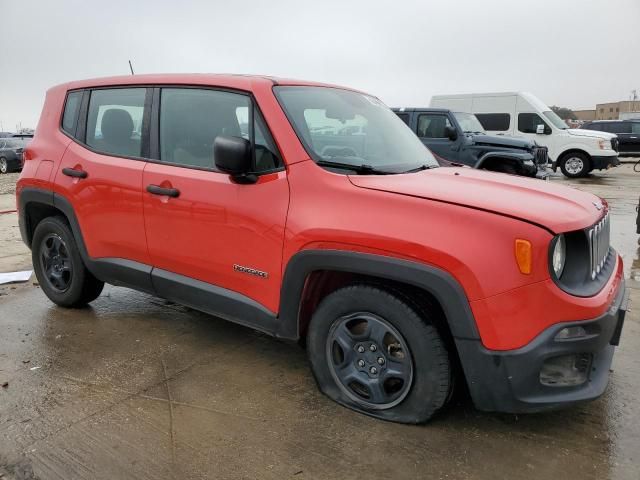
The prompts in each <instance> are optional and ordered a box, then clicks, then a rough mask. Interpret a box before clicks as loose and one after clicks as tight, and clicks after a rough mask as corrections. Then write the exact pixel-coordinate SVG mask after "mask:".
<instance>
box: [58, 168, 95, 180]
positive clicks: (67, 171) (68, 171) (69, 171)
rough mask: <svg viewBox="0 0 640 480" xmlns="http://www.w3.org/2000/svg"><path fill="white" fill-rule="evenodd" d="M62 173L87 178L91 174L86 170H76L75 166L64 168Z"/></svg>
mask: <svg viewBox="0 0 640 480" xmlns="http://www.w3.org/2000/svg"><path fill="white" fill-rule="evenodd" d="M62 173H63V174H64V175H66V176H67V177H73V178H87V176H88V175H89V174H88V173H87V172H85V171H84V170H76V169H75V168H63V169H62Z"/></svg>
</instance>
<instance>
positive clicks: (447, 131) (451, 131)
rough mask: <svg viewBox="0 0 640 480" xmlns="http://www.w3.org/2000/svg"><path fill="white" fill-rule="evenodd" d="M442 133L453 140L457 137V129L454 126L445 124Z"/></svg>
mask: <svg viewBox="0 0 640 480" xmlns="http://www.w3.org/2000/svg"><path fill="white" fill-rule="evenodd" d="M444 135H445V137H447V138H448V139H449V140H451V141H452V142H453V141H455V140H456V139H457V138H458V131H457V130H456V129H455V128H453V127H450V126H448V125H447V126H446V127H444Z"/></svg>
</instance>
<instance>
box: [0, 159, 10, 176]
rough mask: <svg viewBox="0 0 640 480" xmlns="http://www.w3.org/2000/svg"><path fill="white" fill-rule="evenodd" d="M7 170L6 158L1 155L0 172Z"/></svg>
mask: <svg viewBox="0 0 640 480" xmlns="http://www.w3.org/2000/svg"><path fill="white" fill-rule="evenodd" d="M8 172H9V164H8V163H7V159H6V158H4V157H2V158H0V173H8Z"/></svg>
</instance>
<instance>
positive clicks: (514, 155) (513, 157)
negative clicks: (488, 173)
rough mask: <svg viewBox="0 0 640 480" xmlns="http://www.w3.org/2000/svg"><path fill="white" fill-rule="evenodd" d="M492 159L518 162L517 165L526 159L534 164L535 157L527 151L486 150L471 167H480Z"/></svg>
mask: <svg viewBox="0 0 640 480" xmlns="http://www.w3.org/2000/svg"><path fill="white" fill-rule="evenodd" d="M494 159H498V160H506V161H512V162H516V163H518V164H519V165H523V164H524V163H525V162H526V161H531V162H533V163H534V164H535V158H534V156H533V155H532V154H531V153H529V152H509V151H496V152H488V153H485V154H484V155H482V156H481V157H480V158H479V159H478V161H477V162H476V164H475V165H474V166H473V168H482V166H483V164H484V163H486V162H487V161H489V160H494Z"/></svg>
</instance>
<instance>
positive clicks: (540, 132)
mask: <svg viewBox="0 0 640 480" xmlns="http://www.w3.org/2000/svg"><path fill="white" fill-rule="evenodd" d="M545 133H546V132H545V128H544V125H542V124H540V125H538V126H537V127H536V134H538V135H544V134H545Z"/></svg>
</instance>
